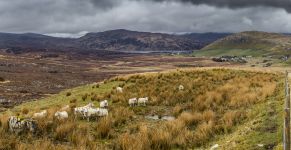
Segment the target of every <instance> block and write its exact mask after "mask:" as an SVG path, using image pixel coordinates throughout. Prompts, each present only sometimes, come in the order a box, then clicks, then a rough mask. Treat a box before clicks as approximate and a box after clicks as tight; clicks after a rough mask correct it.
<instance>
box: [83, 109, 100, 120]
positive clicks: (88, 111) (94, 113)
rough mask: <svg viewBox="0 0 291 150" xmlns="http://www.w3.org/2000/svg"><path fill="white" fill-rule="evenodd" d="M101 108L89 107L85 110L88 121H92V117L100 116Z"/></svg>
mask: <svg viewBox="0 0 291 150" xmlns="http://www.w3.org/2000/svg"><path fill="white" fill-rule="evenodd" d="M99 113H100V108H87V109H86V110H85V111H84V115H85V117H86V118H87V120H88V121H90V118H91V117H97V116H99Z"/></svg>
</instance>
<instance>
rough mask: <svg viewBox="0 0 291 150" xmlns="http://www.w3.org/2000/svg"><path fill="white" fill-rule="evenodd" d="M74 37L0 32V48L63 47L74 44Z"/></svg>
mask: <svg viewBox="0 0 291 150" xmlns="http://www.w3.org/2000/svg"><path fill="white" fill-rule="evenodd" d="M73 42H74V39H69V38H56V37H50V36H46V35H41V34H34V33H25V34H12V33H0V48H2V49H3V48H10V49H17V48H18V49H21V48H22V49H63V48H69V47H75V46H74V43H73Z"/></svg>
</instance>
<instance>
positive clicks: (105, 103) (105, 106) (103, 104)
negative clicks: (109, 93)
mask: <svg viewBox="0 0 291 150" xmlns="http://www.w3.org/2000/svg"><path fill="white" fill-rule="evenodd" d="M107 107H108V101H107V100H104V101H101V102H100V108H107Z"/></svg>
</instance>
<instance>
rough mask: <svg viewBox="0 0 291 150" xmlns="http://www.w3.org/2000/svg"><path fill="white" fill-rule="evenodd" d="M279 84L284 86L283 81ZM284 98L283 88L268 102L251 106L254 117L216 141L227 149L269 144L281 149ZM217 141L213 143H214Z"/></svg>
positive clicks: (258, 148)
mask: <svg viewBox="0 0 291 150" xmlns="http://www.w3.org/2000/svg"><path fill="white" fill-rule="evenodd" d="M279 86H280V87H281V88H283V85H282V83H280V85H279ZM283 99H284V92H283V90H281V91H280V90H277V91H276V94H275V95H274V96H272V97H269V98H268V101H267V102H265V103H261V104H259V105H256V106H254V107H251V108H250V109H251V110H252V111H251V112H250V113H249V115H250V116H251V118H253V119H249V120H247V121H246V122H245V123H244V124H242V125H239V126H237V127H236V128H235V130H234V132H233V133H230V134H228V135H225V136H221V137H218V139H217V141H215V143H218V144H219V145H220V146H221V148H222V149H225V150H232V149H248V150H252V149H253V150H260V149H261V150H264V149H267V148H268V146H271V147H272V148H274V149H278V150H279V149H280V150H281V149H282V135H283V117H282V116H283V105H284V101H283ZM275 130H277V131H275ZM215 143H212V145H213V144H215ZM258 144H263V145H264V147H258Z"/></svg>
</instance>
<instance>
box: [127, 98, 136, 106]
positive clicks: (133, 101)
mask: <svg viewBox="0 0 291 150" xmlns="http://www.w3.org/2000/svg"><path fill="white" fill-rule="evenodd" d="M128 104H129V106H135V105H136V104H137V98H131V99H129V100H128Z"/></svg>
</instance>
